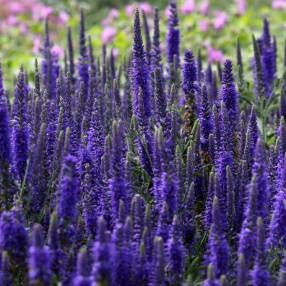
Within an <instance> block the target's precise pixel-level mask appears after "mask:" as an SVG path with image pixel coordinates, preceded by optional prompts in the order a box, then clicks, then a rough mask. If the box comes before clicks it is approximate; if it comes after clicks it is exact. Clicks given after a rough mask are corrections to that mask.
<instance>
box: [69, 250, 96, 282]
mask: <svg viewBox="0 0 286 286" xmlns="http://www.w3.org/2000/svg"><path fill="white" fill-rule="evenodd" d="M89 268H90V267H89V265H88V255H87V252H86V249H85V248H83V249H81V250H80V252H79V254H78V256H77V271H76V276H75V278H74V280H73V284H72V285H73V286H91V285H92V280H91V277H90V276H89V275H90V273H89Z"/></svg>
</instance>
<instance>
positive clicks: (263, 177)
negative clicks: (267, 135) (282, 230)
mask: <svg viewBox="0 0 286 286" xmlns="http://www.w3.org/2000/svg"><path fill="white" fill-rule="evenodd" d="M266 168H267V166H266V154H265V150H264V146H263V143H262V142H261V140H258V141H257V144H256V151H255V159H254V164H253V170H252V175H253V176H255V177H256V191H257V216H260V217H261V218H262V219H263V221H264V222H265V223H267V221H268V214H269V198H270V193H269V186H268V173H267V169H266Z"/></svg>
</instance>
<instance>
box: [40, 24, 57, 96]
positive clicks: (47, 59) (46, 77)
mask: <svg viewBox="0 0 286 286" xmlns="http://www.w3.org/2000/svg"><path fill="white" fill-rule="evenodd" d="M51 49H52V43H51V40H50V34H49V24H48V19H46V22H45V40H44V45H43V60H42V77H43V82H44V85H45V87H46V89H47V92H48V97H49V98H55V97H56V80H57V77H58V76H59V65H58V62H57V58H56V57H55V56H54V55H53V53H52V50H51Z"/></svg>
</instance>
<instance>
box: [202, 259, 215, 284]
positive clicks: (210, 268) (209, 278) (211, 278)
mask: <svg viewBox="0 0 286 286" xmlns="http://www.w3.org/2000/svg"><path fill="white" fill-rule="evenodd" d="M202 285H203V286H219V282H218V281H217V279H216V278H215V274H214V269H213V265H212V264H209V265H208V273H207V279H206V280H205V281H204V283H203V284H202Z"/></svg>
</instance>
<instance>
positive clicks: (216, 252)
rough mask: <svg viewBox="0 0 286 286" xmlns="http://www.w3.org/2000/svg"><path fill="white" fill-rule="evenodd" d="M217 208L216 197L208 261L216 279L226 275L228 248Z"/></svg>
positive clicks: (217, 201) (216, 199)
mask: <svg viewBox="0 0 286 286" xmlns="http://www.w3.org/2000/svg"><path fill="white" fill-rule="evenodd" d="M219 208H220V207H219V200H218V198H217V197H214V201H213V210H212V217H213V223H212V225H211V229H210V236H209V251H210V254H209V257H208V259H209V262H210V263H211V264H212V265H213V270H214V274H215V276H216V277H217V278H219V277H220V276H221V275H223V274H226V273H227V271H228V264H229V247H228V243H227V241H226V239H225V236H224V233H223V230H222V225H221V215H222V214H221V212H220V209H219Z"/></svg>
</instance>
